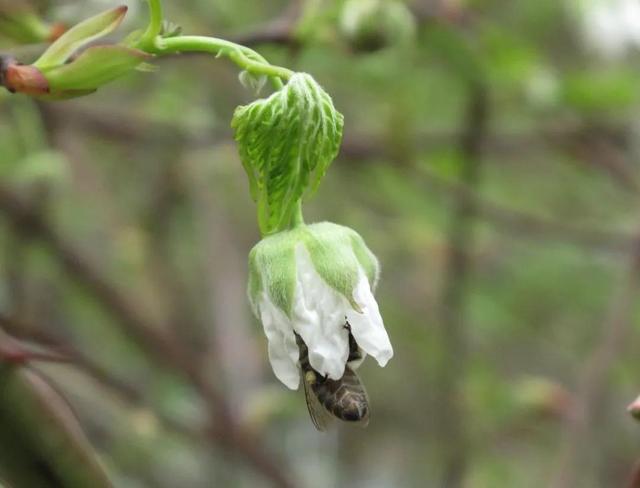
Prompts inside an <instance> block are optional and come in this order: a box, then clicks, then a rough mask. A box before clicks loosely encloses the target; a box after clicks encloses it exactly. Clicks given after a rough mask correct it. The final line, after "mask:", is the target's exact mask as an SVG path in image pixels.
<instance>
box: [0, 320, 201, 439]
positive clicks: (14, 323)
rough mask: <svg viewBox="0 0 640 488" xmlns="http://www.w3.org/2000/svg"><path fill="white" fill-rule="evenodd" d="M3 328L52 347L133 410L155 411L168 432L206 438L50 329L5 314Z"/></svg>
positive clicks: (0, 323) (15, 335)
mask: <svg viewBox="0 0 640 488" xmlns="http://www.w3.org/2000/svg"><path fill="white" fill-rule="evenodd" d="M0 326H1V327H2V328H3V329H4V330H5V331H7V332H8V333H9V334H11V336H13V337H15V338H16V339H19V340H26V341H30V342H33V343H37V344H40V345H43V346H46V347H47V348H52V349H53V350H54V351H59V352H60V353H61V354H62V355H63V357H65V358H67V360H68V362H69V363H71V364H72V365H73V366H74V367H75V368H77V369H78V370H80V371H81V372H83V373H84V374H86V375H87V376H88V377H89V378H91V379H92V380H93V381H95V382H96V383H98V384H99V385H101V386H103V387H104V388H106V389H107V390H109V391H111V392H112V393H114V394H115V395H117V396H118V398H120V399H121V400H123V401H124V402H125V403H127V404H129V405H130V406H133V407H138V408H140V407H144V408H146V409H149V410H152V411H153V414H154V415H155V417H156V418H157V419H158V420H159V422H160V424H161V425H162V426H163V427H164V428H165V430H167V431H169V432H174V433H176V434H178V435H180V436H182V437H185V438H189V439H198V438H202V433H201V432H200V431H199V430H196V429H192V428H189V427H187V426H185V425H182V424H180V423H179V422H177V421H175V420H174V419H172V418H171V417H169V416H167V415H164V414H163V413H162V412H160V411H158V410H156V409H154V408H153V407H151V406H150V405H149V404H147V403H146V402H145V401H144V397H143V395H142V394H141V392H140V391H139V390H138V389H137V388H136V387H135V386H133V385H131V384H130V383H128V382H126V381H124V380H122V379H121V378H117V377H115V376H114V375H113V374H112V373H110V372H109V371H107V370H106V369H105V368H103V367H102V366H101V365H99V364H98V363H96V362H95V361H93V360H92V359H91V358H90V357H88V356H87V355H86V354H84V353H83V352H81V351H80V350H79V349H77V348H75V347H73V346H72V345H70V344H69V343H68V341H65V340H63V339H61V338H60V337H58V336H57V335H55V334H52V333H50V332H48V331H46V330H43V329H41V328H38V327H35V326H34V325H33V324H26V323H24V322H20V321H18V320H17V319H15V318H13V317H7V316H4V315H0ZM30 359H31V358H30ZM36 360H37V358H36Z"/></svg>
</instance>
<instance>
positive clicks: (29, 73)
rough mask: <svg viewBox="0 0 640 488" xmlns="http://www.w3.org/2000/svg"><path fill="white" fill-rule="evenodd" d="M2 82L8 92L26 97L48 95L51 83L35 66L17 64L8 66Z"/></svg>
mask: <svg viewBox="0 0 640 488" xmlns="http://www.w3.org/2000/svg"><path fill="white" fill-rule="evenodd" d="M2 82H3V84H4V86H5V88H6V89H7V90H9V91H10V92H13V93H16V92H17V93H24V94H26V95H46V94H47V93H49V82H48V81H47V79H46V78H45V77H44V75H43V74H42V72H41V71H40V70H39V69H38V68H35V67H33V66H25V65H21V64H17V63H13V64H9V65H8V66H6V68H5V71H4V76H3V77H2Z"/></svg>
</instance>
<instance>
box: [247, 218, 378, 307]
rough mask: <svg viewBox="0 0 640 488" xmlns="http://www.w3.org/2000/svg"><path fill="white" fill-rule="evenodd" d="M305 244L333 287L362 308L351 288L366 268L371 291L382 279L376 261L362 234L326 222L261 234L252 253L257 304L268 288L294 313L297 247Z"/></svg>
mask: <svg viewBox="0 0 640 488" xmlns="http://www.w3.org/2000/svg"><path fill="white" fill-rule="evenodd" d="M299 245H302V246H304V247H305V248H306V250H307V251H308V253H309V256H310V257H311V261H312V263H313V266H314V268H315V270H316V271H317V272H318V274H319V275H320V277H321V278H322V279H323V280H324V281H325V282H326V283H327V285H329V286H330V287H331V288H333V289H334V290H336V291H337V292H339V293H341V294H342V295H343V296H344V297H345V298H346V299H347V300H348V301H349V302H350V303H351V305H352V306H353V308H354V309H356V310H357V309H358V306H357V305H356V304H355V301H354V299H353V291H354V289H355V287H356V284H357V283H358V278H359V270H363V271H364V273H365V274H366V276H367V279H368V281H369V285H370V287H371V289H372V290H374V289H375V286H376V284H377V280H378V272H379V265H378V260H377V259H376V257H375V256H374V255H373V253H372V252H371V251H370V250H369V248H368V247H367V246H366V244H365V243H364V240H363V239H362V237H360V235H359V234H358V233H357V232H356V231H354V230H352V229H350V228H348V227H344V226H341V225H336V224H332V223H329V222H322V223H318V224H312V225H308V226H304V225H303V226H299V227H296V228H294V229H291V230H287V231H283V232H278V233H277V234H274V235H271V236H267V237H265V238H264V239H262V240H261V241H260V242H259V243H258V244H256V246H255V247H254V248H253V249H252V250H251V253H250V254H249V290H248V292H249V299H250V300H251V304H252V306H253V308H254V312H256V314H257V310H256V308H257V307H256V304H257V303H258V302H259V300H260V295H261V293H262V292H263V291H266V292H267V294H268V296H269V298H270V300H271V301H272V302H273V303H274V304H275V305H276V306H277V307H278V308H280V309H281V310H282V311H283V312H284V313H285V314H287V315H288V316H290V314H291V309H292V306H293V300H294V291H295V287H296V276H297V274H296V247H297V246H299Z"/></svg>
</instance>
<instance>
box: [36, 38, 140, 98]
mask: <svg viewBox="0 0 640 488" xmlns="http://www.w3.org/2000/svg"><path fill="white" fill-rule="evenodd" d="M151 57H152V56H151V55H150V54H147V53H145V52H143V51H140V50H138V49H133V48H129V47H125V46H116V45H114V46H93V47H90V48H88V49H87V50H85V51H83V53H82V54H81V55H80V56H78V58H77V59H75V60H74V61H73V62H71V63H68V64H64V65H62V66H58V67H56V68H53V69H50V70H47V71H45V78H46V79H47V81H48V82H49V87H50V89H51V90H52V91H58V90H59V91H66V90H92V89H96V88H98V87H100V86H102V85H104V84H106V83H109V82H110V81H113V80H115V79H116V78H120V77H121V76H123V75H126V74H128V73H130V72H131V71H133V70H135V69H136V68H137V67H138V66H139V65H140V64H142V63H143V62H144V61H146V60H147V59H149V58H151Z"/></svg>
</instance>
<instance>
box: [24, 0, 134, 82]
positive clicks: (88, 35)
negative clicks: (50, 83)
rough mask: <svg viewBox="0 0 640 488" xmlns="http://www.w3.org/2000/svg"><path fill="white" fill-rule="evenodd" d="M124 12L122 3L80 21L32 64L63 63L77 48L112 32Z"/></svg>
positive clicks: (124, 7)
mask: <svg viewBox="0 0 640 488" xmlns="http://www.w3.org/2000/svg"><path fill="white" fill-rule="evenodd" d="M126 13H127V7H126V6H124V5H122V6H120V7H117V8H114V9H111V10H107V11H106V12H102V13H101V14H98V15H96V16H94V17H91V18H89V19H87V20H84V21H82V22H80V23H79V24H77V25H75V26H74V27H72V28H71V29H69V30H68V31H67V32H65V33H64V34H63V35H62V36H60V37H59V38H58V40H57V41H56V42H54V43H53V44H51V46H49V49H47V50H46V51H45V52H44V53H43V54H42V56H40V58H39V59H38V60H37V61H36V62H35V63H34V66H36V67H37V68H39V69H46V68H50V67H52V66H58V65H61V64H64V63H65V62H66V61H67V60H68V59H69V58H70V57H71V56H72V55H73V53H75V52H76V51H77V50H78V49H80V48H82V47H83V46H86V45H87V44H89V43H91V42H93V41H95V40H96V39H98V38H100V37H102V36H105V35H107V34H109V33H111V32H113V31H114V30H115V29H116V28H117V27H118V26H119V25H120V23H121V22H122V19H123V18H124V16H125V14H126Z"/></svg>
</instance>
